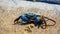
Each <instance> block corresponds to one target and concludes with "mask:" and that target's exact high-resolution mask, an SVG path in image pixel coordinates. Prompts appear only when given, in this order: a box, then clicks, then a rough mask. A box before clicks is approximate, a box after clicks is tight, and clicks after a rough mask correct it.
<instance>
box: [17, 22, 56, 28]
mask: <svg viewBox="0 0 60 34" xmlns="http://www.w3.org/2000/svg"><path fill="white" fill-rule="evenodd" d="M44 22H45V23H42V21H39V22H38V23H37V24H34V22H33V21H32V22H26V23H19V22H17V23H16V24H17V25H28V24H34V26H35V27H36V26H38V29H39V27H41V28H42V29H46V27H47V26H54V25H55V23H54V24H52V25H47V23H46V21H44ZM43 24H45V25H43ZM41 25H43V26H45V27H43V26H41Z"/></svg>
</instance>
